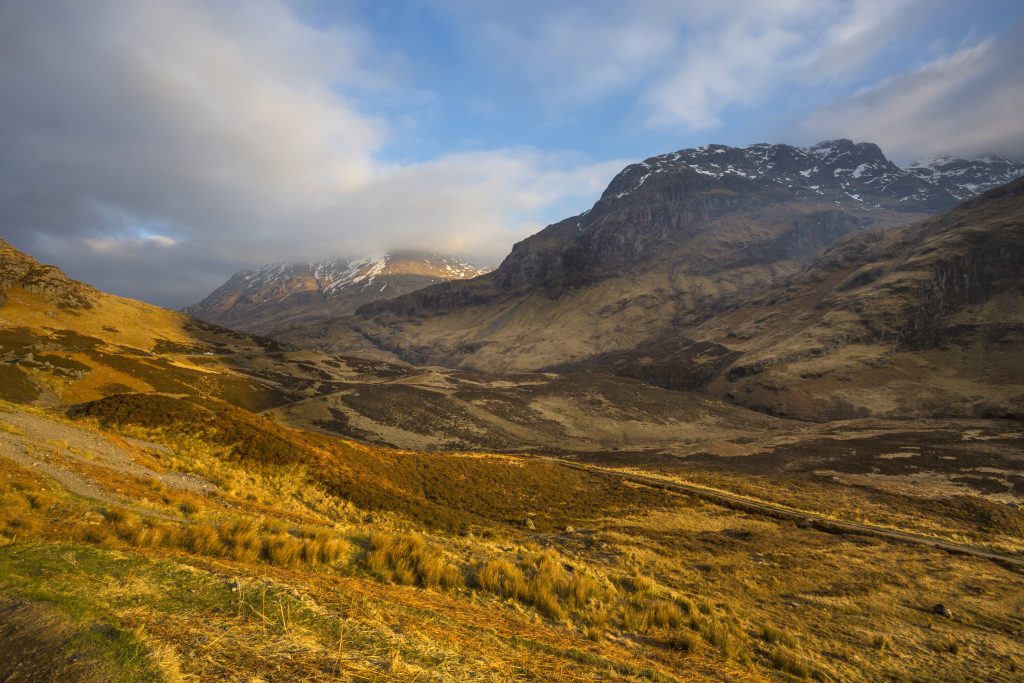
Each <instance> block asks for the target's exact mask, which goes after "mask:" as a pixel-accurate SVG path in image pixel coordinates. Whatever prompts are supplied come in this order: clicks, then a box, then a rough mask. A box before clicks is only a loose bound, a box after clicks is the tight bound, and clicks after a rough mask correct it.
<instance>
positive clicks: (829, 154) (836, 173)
mask: <svg viewBox="0 0 1024 683" xmlns="http://www.w3.org/2000/svg"><path fill="white" fill-rule="evenodd" d="M680 173H683V174H685V173H690V174H694V173H695V174H698V175H700V176H704V177H705V178H709V179H714V180H723V179H724V180H726V181H730V182H731V181H739V182H747V183H757V184H760V185H768V184H771V185H775V186H779V185H781V186H783V187H785V188H786V189H787V190H789V191H791V192H792V193H793V194H795V195H796V197H797V198H801V199H812V200H815V199H816V200H824V201H829V202H838V203H843V204H851V203H852V204H853V205H857V204H863V205H869V206H872V207H885V208H889V209H894V210H897V211H914V212H916V211H937V210H942V209H946V208H949V207H951V206H953V205H955V204H956V203H958V202H959V201H962V200H964V199H967V198H969V197H972V196H974V195H977V194H978V193H980V192H984V191H985V190H987V189H989V188H992V187H995V186H997V185H1001V184H1003V183H1006V182H1009V181H1010V180H1013V179H1014V178H1016V177H1019V176H1021V175H1024V163H1022V162H1015V161H1009V160H1007V159H1002V158H1000V157H994V156H988V157H983V158H980V159H959V158H956V157H948V156H947V157H938V158H936V159H934V160H932V161H931V162H927V163H923V164H922V163H920V162H918V163H914V164H911V165H910V166H909V167H907V168H900V167H899V166H897V165H896V164H894V163H892V162H891V161H890V160H889V159H887V158H886V156H885V154H884V153H883V152H882V150H881V148H880V147H879V146H878V145H876V144H874V143H871V142H853V141H852V140H848V139H845V138H840V139H836V140H824V141H822V142H819V143H817V144H814V145H811V146H810V147H795V146H792V145H785V144H768V143H758V144H753V145H749V146H747V147H729V146H727V145H714V144H712V145H705V146H703V147H695V148H690V149H683V150H679V151H677V152H671V153H669V154H662V155H659V156H655V157H651V158H649V159H646V160H644V161H642V162H639V163H637V164H631V165H630V166H627V167H626V168H625V169H623V171H622V172H621V173H620V174H619V175H618V176H617V177H616V178H615V179H614V180H613V181H612V183H611V185H609V187H608V190H607V191H606V192H605V195H604V196H603V197H602V199H603V200H613V199H614V200H621V199H624V198H626V197H628V196H629V195H631V194H632V193H633V192H634V191H635V190H637V189H638V188H640V187H641V186H643V185H644V184H645V183H646V182H648V181H649V180H650V179H652V178H656V177H658V174H663V175H664V174H668V175H677V174H680Z"/></svg>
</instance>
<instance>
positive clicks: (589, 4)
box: [438, 0, 946, 131]
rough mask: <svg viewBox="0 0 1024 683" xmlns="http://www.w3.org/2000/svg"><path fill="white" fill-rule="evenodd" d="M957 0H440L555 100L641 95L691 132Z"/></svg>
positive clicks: (644, 112)
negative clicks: (502, 0)
mask: <svg viewBox="0 0 1024 683" xmlns="http://www.w3.org/2000/svg"><path fill="white" fill-rule="evenodd" d="M945 2H946V0H933V1H932V2H930V3H927V2H924V0H853V1H852V2H836V1H835V0H734V1H733V2H728V3H708V2H700V1H698V0H637V1H636V2H629V3H623V2H618V1H615V0H576V1H572V0H570V1H568V2H559V3H551V2H544V1H541V0H534V1H524V2H520V3H516V5H515V6H514V7H509V8H507V9H502V8H501V7H500V5H499V6H496V5H495V4H494V3H486V2H451V1H450V0H449V1H447V2H440V3H438V4H439V6H441V7H442V8H444V9H443V11H445V12H447V13H448V15H449V16H450V17H451V18H452V20H453V21H454V22H455V23H456V24H457V25H459V26H461V27H462V29H463V35H464V37H465V38H466V40H467V41H468V42H469V43H470V44H471V45H473V46H475V49H476V54H477V57H478V58H479V59H483V60H489V61H491V62H494V63H496V64H497V65H499V66H504V67H505V68H506V69H507V70H509V71H511V72H514V73H517V72H519V71H522V73H524V74H525V75H526V77H527V78H528V79H529V80H530V81H531V82H532V83H533V84H534V85H535V87H536V88H537V89H538V90H539V91H540V92H541V94H542V96H543V97H545V98H546V99H547V100H548V102H549V103H550V104H551V105H552V106H553V107H555V108H567V107H578V106H580V105H581V103H588V102H596V101H598V100H601V99H603V98H607V97H610V96H622V95H623V94H624V93H633V94H634V95H635V97H636V101H637V112H636V115H637V117H638V119H639V121H640V122H642V123H646V124H648V125H653V126H656V127H670V128H676V129H681V130H684V131H694V130H705V129H709V128H712V127H715V126H717V125H719V124H720V123H721V121H722V115H723V113H724V112H725V111H726V110H728V109H729V108H730V107H736V106H749V105H754V104H757V103H760V102H762V101H763V100H765V99H766V98H767V97H768V96H770V95H772V94H774V93H776V92H777V91H778V90H779V89H780V88H783V87H798V86H799V85H806V84H807V83H813V82H818V81H822V80H832V79H842V78H845V77H848V76H849V75H850V74H851V73H853V72H855V71H856V70H857V69H859V68H861V67H864V66H865V65H867V64H869V63H871V62H872V60H874V59H875V58H876V57H877V56H878V54H879V53H880V51H882V50H883V49H884V48H885V47H886V46H887V45H888V44H889V42H891V40H892V39H893V38H894V37H895V36H899V35H901V34H905V33H906V31H907V27H908V24H910V23H911V22H912V21H913V20H914V19H915V18H916V17H917V16H918V15H919V13H920V12H921V11H923V8H927V9H929V10H930V11H936V10H937V9H939V6H940V5H944V4H945Z"/></svg>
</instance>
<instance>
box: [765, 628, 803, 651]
mask: <svg viewBox="0 0 1024 683" xmlns="http://www.w3.org/2000/svg"><path fill="white" fill-rule="evenodd" d="M760 635H761V640H763V641H764V642H766V643H768V644H769V645H786V646H788V647H795V646H796V641H795V640H794V639H793V636H791V635H789V634H788V633H786V632H785V631H783V630H782V629H780V628H777V627H775V626H772V625H771V624H765V625H764V626H763V627H762V628H761V634H760Z"/></svg>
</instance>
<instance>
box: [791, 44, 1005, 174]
mask: <svg viewBox="0 0 1024 683" xmlns="http://www.w3.org/2000/svg"><path fill="white" fill-rule="evenodd" d="M1021 65H1024V31H1020V30H1018V31H1016V32H1015V33H1012V34H1010V35H1008V36H1005V37H1004V38H1002V39H1000V40H997V39H993V38H990V39H987V40H984V41H981V42H979V43H977V44H975V45H970V46H967V47H964V48H961V49H959V50H956V51H954V52H953V53H951V54H949V55H945V56H942V57H940V58H938V59H935V60H934V61H931V62H929V63H927V64H924V65H923V66H920V67H918V68H916V69H913V70H910V71H908V72H905V73H902V74H899V75H897V76H894V77H891V78H887V79H885V80H883V81H881V82H880V83H878V84H876V85H874V86H872V87H870V88H866V89H864V90H862V91H861V92H859V93H856V94H855V95H853V96H852V97H849V98H846V99H843V100H841V101H839V102H835V103H833V104H830V105H828V106H826V107H824V108H822V109H821V110H819V111H817V112H815V113H813V114H812V115H811V116H809V117H808V118H807V119H806V120H805V121H804V122H802V126H801V128H802V130H803V131H804V132H803V135H804V136H808V135H809V136H810V137H814V136H815V135H818V136H820V135H823V134H824V133H826V132H827V131H835V130H842V131H846V136H847V137H856V138H858V139H862V140H872V141H874V142H877V143H878V144H879V145H881V147H882V149H884V150H886V152H887V153H888V154H889V155H890V156H892V157H894V158H896V159H898V160H901V161H904V162H907V161H913V160H919V159H927V158H931V157H933V156H935V155H937V154H952V155H956V156H963V157H975V156H983V155H986V154H996V155H1002V156H1008V157H1010V158H1016V159H1024V116H1022V112H1024V68H1022V66H1021Z"/></svg>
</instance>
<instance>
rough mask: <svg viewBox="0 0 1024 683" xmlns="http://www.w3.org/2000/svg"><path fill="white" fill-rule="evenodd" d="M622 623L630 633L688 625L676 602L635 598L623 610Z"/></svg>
mask: <svg viewBox="0 0 1024 683" xmlns="http://www.w3.org/2000/svg"><path fill="white" fill-rule="evenodd" d="M622 623H623V625H624V626H625V627H626V628H627V629H628V630H630V631H637V632H642V631H649V630H651V629H670V628H679V627H680V626H682V625H683V624H684V623H686V617H685V616H684V614H683V611H682V610H681V609H680V608H679V605H677V604H676V603H675V602H673V601H671V600H663V599H655V600H651V599H647V600H644V599H639V598H633V600H631V601H630V602H629V604H627V605H626V606H625V607H624V608H623V610H622Z"/></svg>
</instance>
